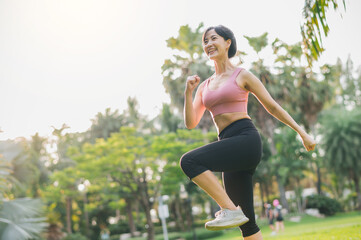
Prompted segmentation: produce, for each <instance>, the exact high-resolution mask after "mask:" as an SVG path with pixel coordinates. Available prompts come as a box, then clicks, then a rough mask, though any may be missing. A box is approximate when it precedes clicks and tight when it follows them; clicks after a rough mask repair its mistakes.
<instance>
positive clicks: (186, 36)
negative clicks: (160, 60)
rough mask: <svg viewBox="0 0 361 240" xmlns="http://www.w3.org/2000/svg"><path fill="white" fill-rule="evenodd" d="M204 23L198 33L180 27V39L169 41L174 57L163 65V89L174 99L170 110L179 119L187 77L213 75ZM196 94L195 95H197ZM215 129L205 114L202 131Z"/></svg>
mask: <svg viewBox="0 0 361 240" xmlns="http://www.w3.org/2000/svg"><path fill="white" fill-rule="evenodd" d="M202 32H203V23H200V24H199V25H198V27H197V28H196V29H195V30H192V29H191V28H190V27H189V26H188V25H184V26H181V27H180V28H179V31H178V36H177V37H176V38H175V37H171V38H169V39H168V40H167V46H168V47H169V48H170V49H172V50H173V51H174V52H175V53H176V54H174V55H173V56H172V57H171V58H170V59H166V60H165V61H164V64H163V65H162V75H163V85H164V88H165V91H166V93H168V94H169V96H170V99H171V105H170V107H171V108H172V109H174V110H175V112H176V113H177V114H178V115H179V116H180V115H181V113H182V112H183V103H184V88H185V82H186V79H187V77H188V76H190V75H195V74H197V75H198V76H199V77H200V78H201V80H205V79H207V78H209V77H210V76H211V75H212V70H211V67H210V66H209V65H208V64H207V61H208V59H207V57H206V56H205V54H204V53H203V48H202ZM195 92H196V91H194V93H195ZM212 126H213V123H212V119H211V117H210V114H209V113H208V112H206V113H205V114H204V117H203V118H202V120H201V122H200V123H199V127H200V128H202V129H205V130H209V129H210V128H211V127H212Z"/></svg>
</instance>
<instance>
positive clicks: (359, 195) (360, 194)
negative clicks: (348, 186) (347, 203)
mask: <svg viewBox="0 0 361 240" xmlns="http://www.w3.org/2000/svg"><path fill="white" fill-rule="evenodd" d="M353 181H354V182H355V190H356V194H357V204H358V206H357V210H361V189H360V178H359V177H358V176H356V174H355V173H354V177H353Z"/></svg>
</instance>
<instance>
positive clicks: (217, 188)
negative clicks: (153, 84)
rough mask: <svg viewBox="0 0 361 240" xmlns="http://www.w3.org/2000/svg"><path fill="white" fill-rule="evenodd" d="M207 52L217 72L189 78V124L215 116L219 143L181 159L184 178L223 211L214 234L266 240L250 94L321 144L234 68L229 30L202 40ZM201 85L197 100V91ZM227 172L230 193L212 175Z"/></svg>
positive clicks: (308, 140)
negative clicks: (236, 232)
mask: <svg viewBox="0 0 361 240" xmlns="http://www.w3.org/2000/svg"><path fill="white" fill-rule="evenodd" d="M202 44H203V50H204V52H205V53H206V54H207V56H208V57H209V59H211V60H213V62H214V67H215V73H214V74H213V75H212V76H211V77H210V78H208V79H207V80H206V81H203V82H202V83H201V84H200V85H199V83H200V78H199V77H198V76H197V75H193V76H189V77H188V78H187V82H186V88H185V92H184V94H185V105H184V121H185V125H186V127H187V128H189V129H192V128H194V127H196V126H197V125H198V123H199V121H200V120H201V118H202V116H203V114H204V112H205V110H206V109H207V110H209V111H210V112H211V114H212V117H213V121H214V124H215V126H216V128H217V131H218V134H219V135H218V139H219V141H216V142H213V143H210V144H207V145H205V146H203V147H200V148H197V149H194V150H192V151H190V152H188V153H186V154H184V155H183V156H182V158H181V161H180V165H181V168H182V170H183V171H184V173H185V174H186V175H187V176H188V177H189V179H191V180H192V181H193V182H194V183H196V184H197V185H198V186H199V187H200V188H202V189H203V190H204V191H205V192H206V193H207V194H208V195H209V196H211V197H212V198H213V199H214V200H215V201H216V202H217V204H218V205H219V206H220V208H221V210H220V211H218V212H217V213H216V218H215V219H214V220H212V221H209V222H207V223H206V226H205V227H206V228H207V229H209V230H221V229H226V228H232V227H238V226H240V229H241V231H242V234H243V237H244V239H247V240H250V239H262V235H261V232H260V230H259V228H258V226H257V224H256V221H255V214H254V206H253V185H252V175H253V173H254V171H255V169H256V167H257V165H258V163H259V162H260V159H261V154H262V143H261V138H260V135H259V133H258V131H257V129H256V128H255V126H254V125H253V123H252V120H251V118H250V116H249V115H248V114H247V102H248V94H249V92H251V93H252V94H254V95H255V96H256V97H257V99H258V100H259V101H260V102H261V104H262V105H263V106H264V107H265V109H266V110H267V111H268V112H269V113H270V114H272V115H273V116H274V117H276V118H277V119H278V120H280V121H281V122H283V123H285V124H286V125H288V126H289V127H291V128H292V129H294V130H295V131H296V132H297V133H298V134H299V135H300V136H301V138H302V141H303V145H304V146H305V148H306V149H307V150H308V151H310V150H313V149H314V148H315V145H316V142H315V140H314V139H313V138H312V137H311V136H309V135H308V134H307V133H306V132H305V131H304V130H303V129H302V128H301V127H300V126H299V125H298V124H297V123H296V122H295V121H294V120H293V118H292V117H291V116H290V115H289V114H288V113H287V112H286V111H285V110H284V109H283V108H282V107H281V106H280V105H278V104H277V103H276V102H275V101H274V100H273V98H272V97H271V96H270V94H269V93H268V91H267V90H266V88H265V87H264V86H263V84H262V83H261V81H260V80H259V79H258V78H257V77H255V76H254V75H253V74H252V73H250V72H248V71H246V70H245V69H243V68H237V67H235V66H233V65H232V63H231V62H230V58H232V57H233V56H234V55H235V54H236V51H237V46H236V39H235V37H234V34H233V32H232V31H231V30H229V29H228V28H226V27H224V26H222V25H219V26H216V27H209V28H208V29H207V30H206V31H205V32H204V34H203V37H202ZM198 85H199V87H198V89H197V92H196V94H195V97H194V99H193V96H192V94H193V91H194V90H195V89H196V87H197V86H198ZM212 171H214V172H222V175H223V184H224V188H223V187H222V185H221V184H220V182H219V181H218V179H217V177H216V176H215V175H214V174H213V173H212Z"/></svg>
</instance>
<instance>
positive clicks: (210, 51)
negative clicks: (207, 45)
mask: <svg viewBox="0 0 361 240" xmlns="http://www.w3.org/2000/svg"><path fill="white" fill-rule="evenodd" d="M215 51H216V50H215V49H212V50H209V51H208V55H210V54H212V53H214V52H215Z"/></svg>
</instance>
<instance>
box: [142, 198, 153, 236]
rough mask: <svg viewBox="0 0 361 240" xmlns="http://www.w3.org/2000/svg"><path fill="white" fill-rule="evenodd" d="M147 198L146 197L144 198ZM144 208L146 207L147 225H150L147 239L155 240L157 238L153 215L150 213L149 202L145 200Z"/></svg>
mask: <svg viewBox="0 0 361 240" xmlns="http://www.w3.org/2000/svg"><path fill="white" fill-rule="evenodd" d="M144 200H145V199H144ZM148 201H149V200H148ZM143 207H144V209H145V216H146V218H147V225H148V229H147V233H148V236H147V240H154V239H155V230H154V225H153V222H152V217H151V215H150V210H151V209H150V204H149V203H145V202H144V206H143Z"/></svg>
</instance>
